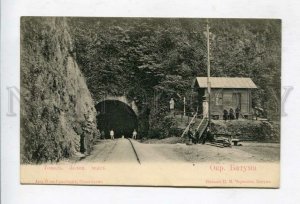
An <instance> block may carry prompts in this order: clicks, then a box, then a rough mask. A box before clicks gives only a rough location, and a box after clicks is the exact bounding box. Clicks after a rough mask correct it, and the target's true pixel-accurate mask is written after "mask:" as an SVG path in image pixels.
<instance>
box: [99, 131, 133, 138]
mask: <svg viewBox="0 0 300 204" xmlns="http://www.w3.org/2000/svg"><path fill="white" fill-rule="evenodd" d="M100 134H101V138H103V139H105V132H104V130H102V131H101V133H100ZM109 136H110V139H112V140H114V139H115V131H114V130H113V129H111V130H110V131H109ZM122 137H124V136H122ZM136 138H137V131H136V129H134V130H133V132H132V139H135V140H136Z"/></svg>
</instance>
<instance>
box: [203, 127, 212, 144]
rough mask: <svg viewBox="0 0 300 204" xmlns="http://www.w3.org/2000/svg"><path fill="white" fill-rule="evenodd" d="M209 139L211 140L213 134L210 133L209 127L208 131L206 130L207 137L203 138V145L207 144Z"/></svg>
mask: <svg viewBox="0 0 300 204" xmlns="http://www.w3.org/2000/svg"><path fill="white" fill-rule="evenodd" d="M207 139H208V140H210V139H211V133H210V129H209V127H207V129H206V135H204V137H203V140H202V144H205V142H206V140H207Z"/></svg>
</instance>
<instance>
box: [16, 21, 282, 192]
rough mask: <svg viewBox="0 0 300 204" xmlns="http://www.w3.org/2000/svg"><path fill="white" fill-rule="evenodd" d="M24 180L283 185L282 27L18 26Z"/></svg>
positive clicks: (192, 24) (122, 23)
mask: <svg viewBox="0 0 300 204" xmlns="http://www.w3.org/2000/svg"><path fill="white" fill-rule="evenodd" d="M20 38H21V39H20V47H21V48H20V49H21V50H20V78H21V81H20V165H21V168H20V171H21V172H20V173H21V176H20V182H21V183H22V184H72V185H74V184H75V185H125V186H127V185H130V186H131V185H132V186H178V187H190V186H191V187H264V188H278V187H279V186H280V183H279V180H280V173H279V166H280V141H281V137H280V127H281V20H280V19H253V18H252V19H237V18H138V17H135V18H133V17H122V18H121V17H118V18H117V17H30V16H23V17H21V18H20Z"/></svg>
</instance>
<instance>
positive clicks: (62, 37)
mask: <svg viewBox="0 0 300 204" xmlns="http://www.w3.org/2000/svg"><path fill="white" fill-rule="evenodd" d="M75 58H76V57H75V53H74V50H73V45H72V40H71V38H70V35H69V32H68V25H67V23H66V21H65V20H64V19H62V18H31V17H23V18H22V19H21V162H22V163H41V162H48V161H53V162H56V161H59V160H61V159H63V158H69V157H72V156H74V155H77V154H80V153H84V154H88V153H89V152H90V151H91V149H92V143H93V140H94V139H95V138H96V137H97V134H98V130H97V128H96V110H95V108H94V102H93V100H92V97H91V94H90V92H89V90H88V88H87V85H86V82H85V78H84V76H83V75H82V73H81V71H80V69H79V67H78V65H77V63H76V61H75V60H76V59H75Z"/></svg>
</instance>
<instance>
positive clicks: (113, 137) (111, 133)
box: [109, 129, 115, 140]
mask: <svg viewBox="0 0 300 204" xmlns="http://www.w3.org/2000/svg"><path fill="white" fill-rule="evenodd" d="M109 134H110V139H112V140H114V139H115V132H114V130H113V129H111V130H110V132H109Z"/></svg>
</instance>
